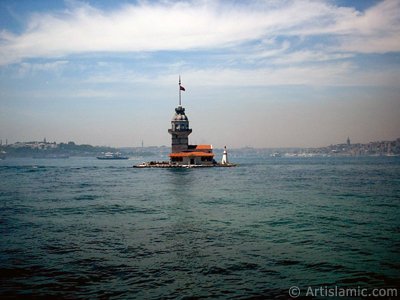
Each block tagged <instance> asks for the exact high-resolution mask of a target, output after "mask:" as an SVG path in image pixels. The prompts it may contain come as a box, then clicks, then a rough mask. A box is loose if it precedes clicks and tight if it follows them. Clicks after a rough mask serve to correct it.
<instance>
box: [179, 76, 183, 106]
mask: <svg viewBox="0 0 400 300" xmlns="http://www.w3.org/2000/svg"><path fill="white" fill-rule="evenodd" d="M181 93H182V91H181V75H179V106H182V101H181Z"/></svg>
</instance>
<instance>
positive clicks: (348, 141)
mask: <svg viewBox="0 0 400 300" xmlns="http://www.w3.org/2000/svg"><path fill="white" fill-rule="evenodd" d="M347 146H350V137H347Z"/></svg>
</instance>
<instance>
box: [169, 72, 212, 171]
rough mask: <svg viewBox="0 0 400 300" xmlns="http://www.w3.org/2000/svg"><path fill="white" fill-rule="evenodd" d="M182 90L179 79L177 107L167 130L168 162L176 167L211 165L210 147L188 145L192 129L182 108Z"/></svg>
mask: <svg viewBox="0 0 400 300" xmlns="http://www.w3.org/2000/svg"><path fill="white" fill-rule="evenodd" d="M184 90H185V88H184V87H183V86H182V85H181V79H180V78H179V105H178V107H177V108H175V115H174V116H173V118H172V121H171V129H168V132H169V133H170V134H171V137H172V145H171V154H170V155H169V157H170V162H171V164H176V165H196V166H202V165H213V164H215V161H214V154H213V151H212V145H189V134H191V133H192V129H191V128H190V127H189V119H188V117H187V116H186V114H185V108H184V107H183V106H182V91H184Z"/></svg>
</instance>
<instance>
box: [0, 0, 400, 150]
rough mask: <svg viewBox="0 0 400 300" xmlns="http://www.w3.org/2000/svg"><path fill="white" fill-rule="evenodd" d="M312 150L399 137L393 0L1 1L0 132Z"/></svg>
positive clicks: (98, 141)
mask: <svg viewBox="0 0 400 300" xmlns="http://www.w3.org/2000/svg"><path fill="white" fill-rule="evenodd" d="M179 75H180V76H181V78H182V86H184V87H185V89H186V91H184V92H182V104H183V106H184V107H185V108H186V114H187V116H188V118H189V120H190V126H191V128H192V129H193V132H192V134H191V135H190V143H192V144H204V143H207V144H212V145H214V147H223V146H224V145H227V146H228V147H231V148H240V147H260V148H261V147H319V146H327V145H330V144H336V143H344V142H345V141H346V139H347V137H350V139H351V141H352V142H353V143H368V142H370V141H381V140H394V139H396V138H399V137H400V1H395V0H393V1H372V0H366V1H334V0H326V1H323V0H320V1H306V0H304V1H303V0H296V1H289V0H279V1H278V0H270V1H261V0H254V1H228V0H223V1H211V0H204V1H202V0H194V1H128V0H127V1H111V0H107V1H100V0H96V1H95V0H86V1H75V0H66V1H58V0H49V1H46V0H43V1H40V0H38V1H28V0H19V1H15V0H0V139H1V140H2V142H3V143H5V140H6V139H7V140H8V143H14V142H17V141H33V140H43V138H46V139H47V141H56V142H58V143H59V142H68V141H74V142H76V143H78V144H92V145H105V146H115V147H123V146H127V147H137V146H141V144H142V141H143V143H144V145H145V146H161V145H167V146H168V145H170V140H171V138H170V135H169V134H168V131H167V130H168V128H170V126H171V124H170V122H171V119H172V117H173V115H174V109H175V107H176V106H177V105H178V94H179V92H178V90H179V86H178V78H179Z"/></svg>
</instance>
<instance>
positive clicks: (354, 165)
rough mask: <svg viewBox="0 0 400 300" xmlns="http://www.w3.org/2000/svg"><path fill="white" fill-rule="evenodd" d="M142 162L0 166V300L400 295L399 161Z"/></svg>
mask: <svg viewBox="0 0 400 300" xmlns="http://www.w3.org/2000/svg"><path fill="white" fill-rule="evenodd" d="M148 159H149V158H146V159H144V158H134V159H130V160H111V161H105V160H97V159H96V158H92V157H86V158H82V157H80V158H79V157H70V158H68V159H33V158H6V159H5V160H3V161H0V298H1V299H4V298H20V299H32V298H63V299H98V298H105V299H295V298H297V299H328V298H329V299H336V298H337V299H365V298H368V297H367V296H368V295H369V296H371V295H370V294H368V295H367V294H365V293H364V294H362V293H361V292H363V291H364V292H365V291H367V292H368V293H371V292H372V291H376V290H377V291H379V292H380V294H379V295H380V296H386V297H383V299H396V298H399V297H400V157H266V156H256V155H255V156H252V157H240V156H239V155H238V156H235V155H234V154H233V156H232V157H231V161H232V162H235V163H237V164H238V166H237V167H234V168H200V169H196V168H192V169H135V168H132V166H133V165H135V164H138V163H140V162H142V161H144V160H148ZM150 159H152V158H150ZM155 159H157V158H155ZM349 289H351V290H352V291H353V292H355V291H358V294H352V295H351V297H346V295H345V296H344V294H340V295H337V293H339V292H343V293H344V292H346V291H348V290H349ZM388 290H390V291H391V293H392V294H391V297H387V294H385V293H388ZM394 291H396V292H397V297H396V296H395V295H394V294H393V293H394ZM328 293H329V295H328ZM335 293H336V294H335ZM366 295H367V296H366ZM374 295H375V294H374ZM347 296H348V295H347ZM327 297H328V298H327ZM335 297H336V298H335ZM374 299H377V298H374Z"/></svg>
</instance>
